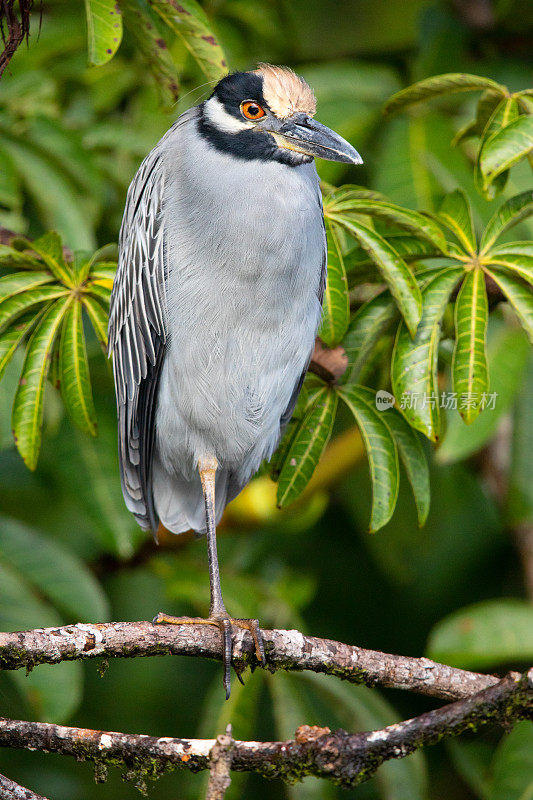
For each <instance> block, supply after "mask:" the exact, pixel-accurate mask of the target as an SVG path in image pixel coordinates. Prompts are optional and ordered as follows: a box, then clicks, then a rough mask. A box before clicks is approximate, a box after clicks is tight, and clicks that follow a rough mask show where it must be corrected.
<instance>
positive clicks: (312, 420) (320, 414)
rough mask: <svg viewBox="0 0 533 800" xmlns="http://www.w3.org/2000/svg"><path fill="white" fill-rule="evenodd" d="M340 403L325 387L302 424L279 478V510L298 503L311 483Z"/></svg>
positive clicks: (298, 428) (315, 398)
mask: <svg viewBox="0 0 533 800" xmlns="http://www.w3.org/2000/svg"><path fill="white" fill-rule="evenodd" d="M337 401H338V398H337V393H336V392H335V391H334V390H333V389H330V388H329V387H327V386H325V387H324V388H323V389H320V390H319V391H317V393H316V395H315V397H314V400H313V402H312V404H311V405H310V407H309V408H308V409H307V411H306V413H305V415H304V417H303V419H302V421H301V422H300V423H299V424H298V427H297V429H296V431H295V432H294V436H293V438H292V439H291V443H290V446H289V449H288V452H287V454H286V456H285V459H284V462H283V466H282V468H281V472H280V475H279V479H278V493H277V503H278V507H279V508H283V506H286V505H287V504H288V503H290V502H292V501H293V500H295V499H296V498H297V497H298V496H299V495H300V494H301V493H302V492H303V490H304V489H305V487H306V485H307V483H308V482H309V480H310V478H311V475H312V474H313V472H314V470H315V467H316V465H317V464H318V461H319V459H320V456H321V455H322V452H323V450H324V448H325V446H326V445H327V443H328V441H329V438H330V436H331V432H332V430H333V423H334V421H335V412H336V410H337Z"/></svg>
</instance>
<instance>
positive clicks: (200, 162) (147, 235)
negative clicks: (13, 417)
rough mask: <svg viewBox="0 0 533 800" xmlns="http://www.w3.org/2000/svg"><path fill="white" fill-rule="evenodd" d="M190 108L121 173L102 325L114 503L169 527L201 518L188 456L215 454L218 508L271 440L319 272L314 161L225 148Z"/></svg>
mask: <svg viewBox="0 0 533 800" xmlns="http://www.w3.org/2000/svg"><path fill="white" fill-rule="evenodd" d="M197 118H198V110H197V109H192V110H190V111H188V112H186V113H185V114H183V115H182V116H181V117H180V118H179V119H178V120H177V122H176V123H175V124H174V126H173V127H172V128H171V129H170V131H169V132H168V133H167V134H166V135H165V136H164V137H163V138H162V139H161V141H160V142H159V144H158V145H157V146H156V147H155V148H154V150H153V151H152V152H151V153H150V154H149V156H148V157H147V158H146V159H145V161H144V162H143V164H142V165H141V167H140V169H139V171H138V173H137V175H136V177H135V179H134V181H133V182H132V185H131V187H130V190H129V192H128V199H127V204H126V210H125V214H124V220H123V224H122V228H121V233H120V256H119V265H118V271H117V277H116V279H115V283H114V287H113V297H112V304H111V315H110V324H109V341H110V350H111V351H112V353H113V364H114V371H115V381H116V387H117V405H118V415H119V453H120V467H121V478H122V486H123V491H124V497H125V500H126V504H127V506H128V508H129V509H130V510H131V511H132V512H133V513H134V514H135V516H136V518H137V520H138V521H139V523H140V524H141V525H142V526H143V527H145V528H150V527H151V528H153V529H155V528H156V526H157V521H158V520H161V522H162V523H163V524H164V525H165V527H166V528H168V529H169V530H171V531H173V532H175V533H180V532H181V531H184V530H187V529H189V528H193V529H194V530H197V531H203V530H204V529H205V524H206V523H205V510H204V501H203V494H202V488H201V484H200V481H199V478H198V474H197V465H198V461H199V459H201V458H202V457H208V456H212V455H214V456H216V459H217V460H218V464H219V469H218V471H217V476H216V519H217V521H218V519H219V518H220V516H221V514H222V512H223V510H224V508H225V506H226V504H227V503H228V502H229V501H230V500H231V499H232V498H233V497H235V496H236V495H237V494H238V492H239V491H240V490H241V489H242V488H243V487H244V485H245V484H246V483H247V481H248V480H249V479H250V477H251V476H252V475H253V473H254V472H255V471H256V470H257V468H258V467H259V465H260V463H261V461H262V460H263V459H265V458H269V457H270V456H271V455H272V453H273V452H274V450H275V448H276V445H277V443H278V441H279V438H280V434H281V428H282V426H283V424H284V423H286V421H287V420H288V418H289V417H290V415H291V413H292V410H293V408H294V404H295V402H296V398H297V395H298V392H299V389H300V387H301V382H302V378H303V375H304V374H305V370H306V369H307V366H308V363H309V359H310V356H311V352H312V349H313V344H314V339H315V334H316V330H317V327H318V323H319V319H320V308H321V300H322V294H323V290H324V283H325V274H326V273H325V270H326V242H325V233H324V226H323V219H322V202H321V196H320V190H319V185H318V177H317V173H316V169H315V166H314V162H313V161H311V162H310V163H302V164H300V165H298V166H287V165H286V164H283V163H281V162H279V161H276V160H272V161H265V160H262V161H260V160H257V161H256V160H246V159H235V158H233V157H232V156H231V155H229V154H227V153H224V152H221V151H219V150H217V149H215V148H214V147H213V146H212V145H211V144H210V143H209V142H208V141H206V140H205V139H204V138H202V137H201V136H198V131H197V124H196V122H197ZM219 176H223V179H220V177H219Z"/></svg>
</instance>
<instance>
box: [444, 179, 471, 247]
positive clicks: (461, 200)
mask: <svg viewBox="0 0 533 800" xmlns="http://www.w3.org/2000/svg"><path fill="white" fill-rule="evenodd" d="M437 216H438V218H439V219H440V220H442V222H443V224H444V225H446V227H447V228H449V230H451V232H452V233H453V234H455V236H456V237H457V239H458V240H459V242H460V243H461V245H462V246H463V247H464V248H465V250H466V252H467V253H475V252H476V248H477V242H476V232H475V230H474V220H473V218H472V209H471V208H470V203H469V202H468V199H467V197H466V195H465V193H464V192H463V191H461V189H456V190H455V192H451V194H447V195H446V197H445V198H444V200H443V201H442V205H441V207H440V209H439V213H438V215H437Z"/></svg>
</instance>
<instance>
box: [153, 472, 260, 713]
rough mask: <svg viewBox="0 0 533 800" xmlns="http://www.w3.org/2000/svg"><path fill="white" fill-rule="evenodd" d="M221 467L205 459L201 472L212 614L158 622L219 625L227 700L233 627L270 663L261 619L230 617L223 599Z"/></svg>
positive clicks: (156, 620) (160, 618)
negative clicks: (218, 514) (218, 510)
mask: <svg viewBox="0 0 533 800" xmlns="http://www.w3.org/2000/svg"><path fill="white" fill-rule="evenodd" d="M217 467H218V463H217V460H216V458H205V459H201V460H200V461H199V463H198V471H199V473H200V480H201V482H202V489H203V493H204V502H205V516H206V529H207V553H208V560H209V586H210V590H211V602H210V606H209V617H207V618H206V619H203V618H202V617H173V616H171V615H169V614H162V613H160V614H157V616H156V617H155V618H154V624H155V625H160V624H170V625H197V624H200V625H216V627H217V628H218V629H219V630H220V632H221V634H222V643H223V648H224V688H225V690H226V699H228V698H229V696H230V692H231V658H232V633H233V626H235V627H236V628H242V629H243V630H247V631H248V632H249V633H250V634H251V636H252V639H253V641H254V645H255V654H256V657H257V660H258V661H259V663H260V664H262V666H265V664H266V657H265V648H264V644H263V637H262V635H261V629H260V627H259V622H258V621H257V620H256V619H234V618H233V617H230V615H229V614H228V612H227V611H226V607H225V606H224V601H223V600H222V591H221V588H220V572H219V568H218V554H217V540H216V526H215V474H216V470H217Z"/></svg>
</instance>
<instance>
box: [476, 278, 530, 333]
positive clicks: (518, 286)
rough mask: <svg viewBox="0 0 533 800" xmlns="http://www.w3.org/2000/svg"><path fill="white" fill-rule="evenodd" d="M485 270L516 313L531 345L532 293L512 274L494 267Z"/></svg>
mask: <svg viewBox="0 0 533 800" xmlns="http://www.w3.org/2000/svg"><path fill="white" fill-rule="evenodd" d="M485 269H486V272H487V274H488V275H490V277H491V278H492V279H493V280H494V281H496V283H497V284H498V286H499V287H500V289H501V290H502V292H503V293H504V295H505V296H506V297H507V299H508V301H509V303H510V304H511V306H512V307H513V308H514V310H515V311H516V313H517V315H518V318H519V320H520V322H521V323H522V327H523V328H524V330H525V332H526V333H527V335H528V336H529V338H530V340H531V342H532V343H533V293H532V292H531V288H530V287H529V286H527V285H526V284H525V283H524V282H523V281H521V280H520V278H518V277H517V276H516V275H513V274H512V273H509V272H505V271H504V270H502V269H496V268H495V267H491V268H490V269H487V268H485Z"/></svg>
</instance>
